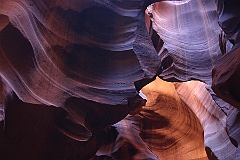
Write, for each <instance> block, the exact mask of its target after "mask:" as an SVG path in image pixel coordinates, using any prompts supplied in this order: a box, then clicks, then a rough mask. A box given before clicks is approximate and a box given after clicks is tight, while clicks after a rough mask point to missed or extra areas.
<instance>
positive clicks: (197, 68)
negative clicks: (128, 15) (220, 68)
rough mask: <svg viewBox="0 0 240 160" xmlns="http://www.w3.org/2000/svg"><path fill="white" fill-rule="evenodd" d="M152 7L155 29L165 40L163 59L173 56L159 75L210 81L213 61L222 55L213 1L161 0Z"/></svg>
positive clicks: (178, 78) (150, 8) (169, 77)
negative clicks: (180, 1)
mask: <svg viewBox="0 0 240 160" xmlns="http://www.w3.org/2000/svg"><path fill="white" fill-rule="evenodd" d="M176 4H178V3H176ZM149 10H150V11H149V12H151V14H152V18H151V20H152V21H153V24H152V26H153V29H154V30H156V32H157V33H158V35H159V36H160V38H161V39H162V40H163V42H164V44H163V47H162V49H161V50H160V52H159V55H160V57H161V60H162V61H164V59H165V58H166V57H168V56H170V57H172V59H173V64H171V63H170V64H168V68H167V69H165V70H164V71H163V73H162V74H161V75H160V76H161V77H163V78H164V79H168V80H171V79H177V80H181V81H186V80H190V79H199V80H201V81H204V82H206V83H209V84H211V75H212V73H211V72H212V67H213V63H214V62H216V61H217V60H218V59H219V58H220V57H221V51H220V48H219V43H218V42H219V34H220V33H221V30H220V26H219V25H218V23H217V20H218V16H217V11H216V10H217V8H216V5H215V3H214V1H207V0H196V1H190V2H189V3H185V4H180V5H175V4H174V3H172V2H159V3H154V4H153V5H152V6H150V7H149Z"/></svg>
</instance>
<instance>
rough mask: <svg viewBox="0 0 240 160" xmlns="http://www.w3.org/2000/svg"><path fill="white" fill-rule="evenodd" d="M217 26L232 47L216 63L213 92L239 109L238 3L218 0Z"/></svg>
mask: <svg viewBox="0 0 240 160" xmlns="http://www.w3.org/2000/svg"><path fill="white" fill-rule="evenodd" d="M216 3H217V5H218V14H219V24H220V26H221V27H222V29H223V31H224V32H225V34H226V37H227V38H228V39H229V40H230V41H231V42H232V44H233V45H234V46H233V48H232V49H231V51H229V52H228V53H227V54H225V55H224V56H223V57H222V58H221V59H220V61H218V62H217V63H216V65H215V66H214V69H213V85H212V87H213V90H214V91H215V92H216V93H217V95H218V96H219V97H220V98H222V99H223V100H225V101H227V102H228V103H230V104H231V105H233V106H235V107H237V108H238V109H240V98H239V97H240V92H239V91H240V87H239V84H238V82H239V80H240V75H239V73H240V72H239V68H240V64H239V61H238V59H239V53H240V31H239V28H240V11H239V9H238V7H237V6H238V5H239V1H236V0H231V1H225V0H218V1H216Z"/></svg>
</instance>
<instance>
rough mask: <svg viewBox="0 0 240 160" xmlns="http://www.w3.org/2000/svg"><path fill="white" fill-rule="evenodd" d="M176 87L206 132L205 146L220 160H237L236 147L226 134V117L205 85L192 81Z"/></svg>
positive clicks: (178, 84)
mask: <svg viewBox="0 0 240 160" xmlns="http://www.w3.org/2000/svg"><path fill="white" fill-rule="evenodd" d="M175 86H176V90H177V92H178V93H179V96H180V97H181V99H182V100H183V101H184V102H185V103H186V104H188V106H189V107H190V108H191V109H192V111H193V112H194V113H195V115H196V116H197V117H198V119H199V120H200V122H201V124H202V126H203V130H204V144H205V146H206V147H209V148H210V149H211V150H212V152H213V153H214V155H215V156H216V157H217V158H219V159H235V157H236V155H235V154H236V147H235V146H234V145H233V144H232V143H231V141H230V139H229V136H228V134H227V132H226V115H225V114H224V112H223V111H222V110H221V109H220V108H219V107H218V106H217V104H216V103H215V102H214V101H213V100H212V97H211V95H210V94H209V93H208V91H207V90H206V89H204V88H205V87H204V86H205V84H204V83H201V82H197V81H190V82H184V83H177V84H175ZM189 93H191V94H189ZM203 97H204V98H203Z"/></svg>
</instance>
